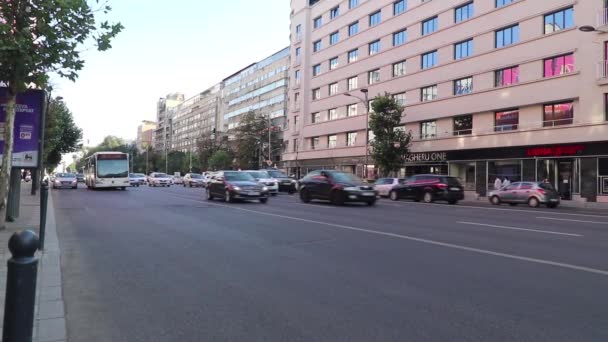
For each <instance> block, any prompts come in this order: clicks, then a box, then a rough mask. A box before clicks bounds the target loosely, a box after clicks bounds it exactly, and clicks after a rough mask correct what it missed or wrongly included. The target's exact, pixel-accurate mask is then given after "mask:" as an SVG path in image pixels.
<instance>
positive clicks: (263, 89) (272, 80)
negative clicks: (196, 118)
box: [219, 48, 290, 160]
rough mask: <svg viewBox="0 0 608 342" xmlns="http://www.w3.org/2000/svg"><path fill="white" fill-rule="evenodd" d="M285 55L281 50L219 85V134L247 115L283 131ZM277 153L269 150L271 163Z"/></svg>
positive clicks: (286, 56)
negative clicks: (267, 119)
mask: <svg viewBox="0 0 608 342" xmlns="http://www.w3.org/2000/svg"><path fill="white" fill-rule="evenodd" d="M289 51H290V50H289V48H285V49H282V50H281V51H279V52H277V53H275V54H273V55H272V56H269V57H267V58H265V59H263V60H261V61H259V62H257V63H254V64H251V65H249V66H247V67H246V68H244V69H242V70H240V71H238V72H236V73H235V74H233V75H231V76H229V77H227V78H226V79H224V80H223V81H222V109H221V112H222V115H221V119H222V122H221V125H220V126H219V127H220V130H221V131H222V132H230V130H232V129H234V128H236V127H238V125H239V122H240V118H241V117H242V116H243V114H246V113H248V112H254V113H256V114H260V115H264V116H266V115H270V118H271V120H272V125H273V126H275V127H280V128H281V129H282V128H284V127H285V124H286V113H287V89H288V85H289V72H288V70H289V55H290V52H289ZM281 152H282V151H281V149H280V148H277V149H274V148H273V157H274V158H275V159H274V160H279V158H280V155H281Z"/></svg>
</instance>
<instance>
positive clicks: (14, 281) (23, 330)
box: [2, 230, 38, 342]
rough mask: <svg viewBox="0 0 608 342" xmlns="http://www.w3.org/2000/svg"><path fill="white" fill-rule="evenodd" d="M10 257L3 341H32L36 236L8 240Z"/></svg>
mask: <svg viewBox="0 0 608 342" xmlns="http://www.w3.org/2000/svg"><path fill="white" fill-rule="evenodd" d="M8 249H9V250H10V251H11V254H12V256H13V257H12V258H11V259H10V260H9V261H8V262H7V266H8V272H7V275H6V297H5V299H4V326H3V331H2V342H31V341H32V339H33V331H34V329H33V328H34V306H35V304H36V276H37V273H38V258H36V257H35V256H34V255H35V253H36V250H37V249H38V235H36V233H34V232H32V231H31V230H24V231H20V232H16V233H15V234H13V236H11V239H10V240H9V241H8Z"/></svg>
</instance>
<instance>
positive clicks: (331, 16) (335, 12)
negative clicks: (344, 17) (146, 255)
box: [329, 6, 340, 19]
mask: <svg viewBox="0 0 608 342" xmlns="http://www.w3.org/2000/svg"><path fill="white" fill-rule="evenodd" d="M339 15H340V6H336V7H334V8H332V9H330V10H329V19H336V18H337V17H338V16H339Z"/></svg>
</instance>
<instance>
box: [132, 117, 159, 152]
mask: <svg viewBox="0 0 608 342" xmlns="http://www.w3.org/2000/svg"><path fill="white" fill-rule="evenodd" d="M155 130H156V122H154V121H148V120H143V121H142V122H141V125H139V126H137V140H136V141H135V143H136V145H137V149H138V150H139V151H144V150H146V149H147V148H149V147H152V142H153V140H154V134H155Z"/></svg>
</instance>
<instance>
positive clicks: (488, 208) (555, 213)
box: [382, 200, 608, 220]
mask: <svg viewBox="0 0 608 342" xmlns="http://www.w3.org/2000/svg"><path fill="white" fill-rule="evenodd" d="M385 201H387V200H382V202H385ZM397 203H403V204H416V205H422V206H441V207H444V208H456V209H485V210H498V211H514V212H523V213H536V214H539V213H540V214H545V215H566V216H583V217H601V218H605V219H607V220H608V215H592V214H574V213H560V212H555V211H547V210H525V209H509V208H493V207H480V206H473V205H447V204H437V203H420V202H405V201H403V202H397ZM402 207H405V205H403V206H402Z"/></svg>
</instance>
